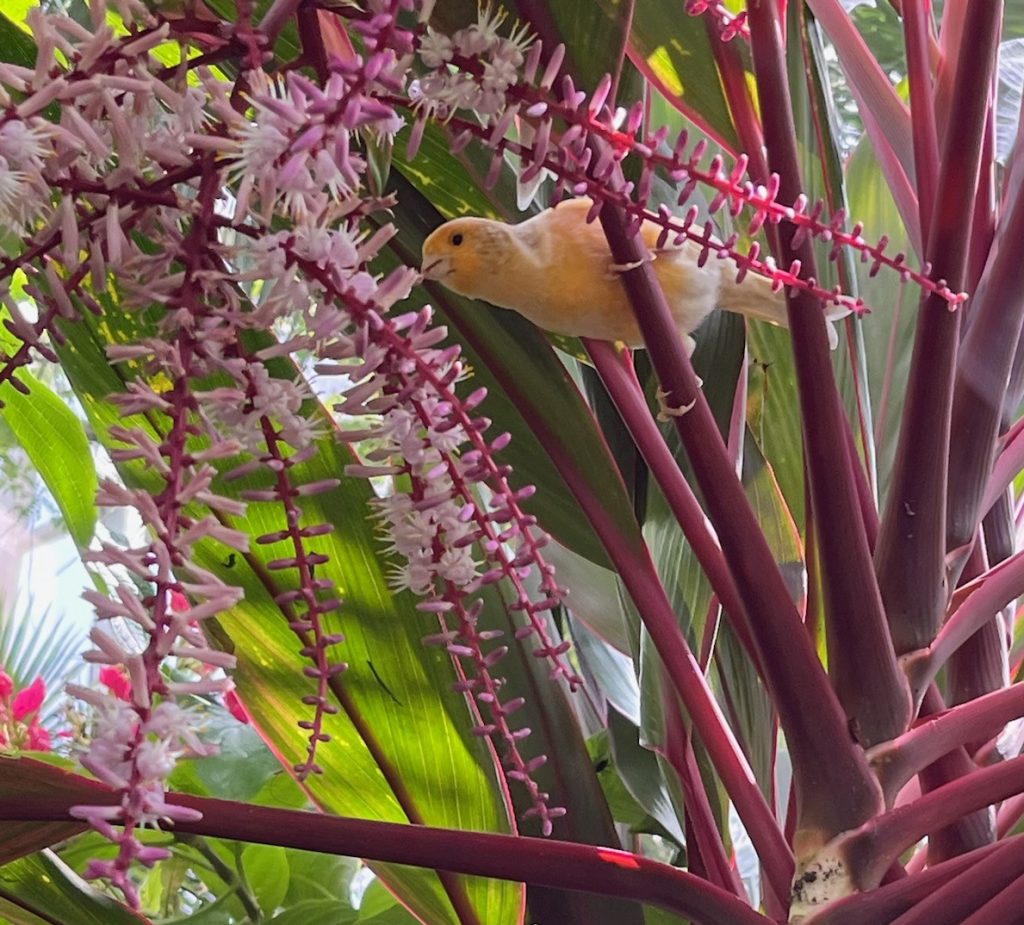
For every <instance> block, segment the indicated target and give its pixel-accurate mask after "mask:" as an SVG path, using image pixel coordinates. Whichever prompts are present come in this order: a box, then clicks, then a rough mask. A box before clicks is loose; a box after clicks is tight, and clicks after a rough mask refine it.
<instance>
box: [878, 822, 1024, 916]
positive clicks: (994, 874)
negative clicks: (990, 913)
mask: <svg viewBox="0 0 1024 925" xmlns="http://www.w3.org/2000/svg"><path fill="white" fill-rule="evenodd" d="M1022 865H1024V840H1021V839H1014V840H1013V841H1010V842H1007V843H1005V844H1002V845H999V846H997V847H996V850H995V851H993V852H992V854H990V855H989V856H988V857H987V858H985V860H984V861H983V862H981V863H979V864H975V865H974V866H973V867H972V868H970V870H966V871H964V872H963V873H962V874H960V876H958V877H955V878H953V879H952V880H950V881H948V882H946V883H943V884H940V885H939V888H938V889H937V890H936V891H935V892H934V893H932V894H931V895H930V896H928V897H926V898H924V899H923V900H922V902H920V903H918V904H917V905H915V906H914V907H913V908H912V909H908V910H907V911H906V912H905V913H904V914H903V915H901V916H900V917H899V918H898V919H896V921H894V922H893V923H892V925H963V923H964V922H968V921H970V919H969V918H968V916H969V915H970V914H971V913H972V912H974V911H975V910H977V909H978V907H979V906H982V905H983V904H984V903H986V902H987V901H988V900H990V899H992V898H993V897H994V896H996V895H997V894H998V893H999V892H1000V891H1001V890H1003V889H1005V888H1006V887H1007V886H1009V885H1010V884H1011V883H1012V882H1013V881H1014V879H1016V878H1017V877H1018V876H1019V875H1020V872H1021V869H1022ZM1012 920H1013V917H1012V916H1007V917H1005V918H1002V919H1000V920H999V921H1000V922H1001V923H1006V922H1011V921H1012Z"/></svg>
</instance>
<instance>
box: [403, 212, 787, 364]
mask: <svg viewBox="0 0 1024 925" xmlns="http://www.w3.org/2000/svg"><path fill="white" fill-rule="evenodd" d="M590 208H591V202H590V200H589V199H570V200H567V201H565V202H561V203H559V204H558V205H556V206H555V207H554V208H551V209H548V210H546V211H544V212H541V213H540V215H536V216H534V217H533V218H530V219H527V220H526V221H525V222H521V223H520V224H518V225H509V224H506V223H505V222H499V221H493V220H491V219H486V218H457V219H454V220H453V221H450V222H446V223H445V224H444V225H442V226H441V227H440V228H438V229H437V230H436V231H434V232H433V233H432V234H431V235H430V237H428V238H427V240H426V241H425V242H424V244H423V265H422V272H423V275H424V277H425V278H426V279H433V280H437V281H438V282H440V283H441V284H442V285H444V286H446V287H447V288H449V289H451V290H452V291H453V292H457V293H459V295H464V296H469V297H470V298H475V299H485V300H486V301H488V302H490V303H491V304H493V305H497V306H498V307H500V308H511V309H514V310H515V311H517V312H519V313H520V314H522V315H525V316H526V317H527V318H529V319H530V321H532V322H533V323H534V324H536V325H538V326H539V327H541V328H544V330H546V331H551V332H553V333H555V334H568V335H570V336H573V337H590V338H594V339H597V340H609V341H623V342H624V343H626V344H628V345H629V346H634V347H639V346H643V338H642V337H641V334H640V328H639V326H638V325H637V322H636V318H635V317H634V315H633V311H632V309H631V308H630V304H629V300H628V298H627V297H626V290H625V288H624V287H623V285H622V281H621V280H620V278H619V276H620V272H619V271H620V270H621V268H620V267H617V266H616V265H615V264H614V262H613V260H612V256H611V253H610V251H609V249H608V242H607V241H606V240H605V236H604V232H603V231H602V230H601V224H600V222H596V221H595V222H590V223H589V224H588V223H587V221H586V217H587V213H588V211H589V210H590ZM661 232H662V228H661V226H660V225H657V224H656V223H655V222H651V221H647V222H644V224H643V225H642V226H641V233H642V234H643V238H644V243H645V244H646V245H647V247H648V249H649V250H650V251H651V253H652V255H653V256H654V257H655V260H654V270H655V272H656V273H657V275H658V279H659V281H660V282H661V286H662V288H663V289H664V291H665V296H666V298H667V300H668V304H669V307H670V308H671V310H672V316H673V317H674V318H675V320H676V322H677V323H678V324H679V330H680V333H681V334H682V335H683V336H684V339H685V340H686V342H687V344H688V348H689V349H690V350H692V349H693V340H692V338H690V337H689V334H690V332H691V331H693V330H695V329H696V328H697V327H698V326H699V325H700V323H701V322H702V321H703V320H704V318H705V317H707V315H708V314H709V313H710V312H711V311H712V310H714V309H715V308H716V307H717V308H723V309H725V310H726V311H731V312H739V313H740V314H743V315H748V316H750V317H752V318H759V319H761V320H762V321H769V322H771V323H773V324H780V325H785V324H786V302H785V298H784V296H783V294H782V292H781V291H780V292H773V291H772V286H771V282H770V281H769V280H768V279H765V278H764V277H761V276H756V275H754V274H753V273H748V274H747V276H746V277H745V278H744V279H743V281H742V282H740V283H737V282H736V267H735V265H734V264H732V263H731V262H729V261H726V260H717V259H714V258H712V259H710V260H708V261H707V263H705V264H704V266H703V267H701V266H699V265H698V262H697V261H698V257H699V256H700V252H701V247H700V245H699V244H695V243H693V242H691V241H685V242H683V243H682V244H680V245H678V246H673V245H672V244H671V243H669V244H668V245H666V246H664V247H658V246H657V242H658V235H659V234H661Z"/></svg>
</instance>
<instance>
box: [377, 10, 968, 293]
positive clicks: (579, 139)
mask: <svg viewBox="0 0 1024 925" xmlns="http://www.w3.org/2000/svg"><path fill="white" fill-rule="evenodd" d="M712 6H715V5H714V4H709V5H706V8H707V9H710V8H711V7H712ZM704 8H705V7H702V10H701V11H703V9H704ZM457 35H458V34H457ZM442 45H443V46H444V47H445V48H446V53H445V54H444V55H442V54H439V52H438V47H441V46H442ZM496 47H497V48H498V51H499V52H501V51H503V50H504V48H505V46H503V45H500V44H498V45H497V46H496ZM473 49H474V46H472V45H470V44H469V43H466V42H457V41H456V40H455V38H453V39H452V40H450V42H448V43H446V42H444V41H442V38H439V37H437V36H432V35H431V33H430V32H429V31H428V33H427V35H426V36H425V37H424V38H423V39H422V40H421V43H420V46H419V58H420V61H421V63H422V64H423V65H425V66H426V67H428V68H432V70H431V71H430V73H428V75H427V76H425V77H422V78H420V79H419V80H418V81H416V82H415V83H414V84H413V86H412V87H411V88H410V92H409V95H408V98H407V99H405V100H403V99H401V98H395V103H396V104H402V105H406V106H408V107H409V108H411V109H412V110H413V111H415V112H417V113H418V114H419V115H418V119H419V122H418V124H417V130H416V131H415V132H414V135H413V139H412V140H411V142H410V145H411V147H412V148H415V146H416V145H417V144H418V141H417V139H418V137H419V135H421V134H422V125H420V124H419V123H421V122H422V121H423V120H425V119H426V118H435V119H442V120H444V121H445V122H447V123H448V124H449V125H450V126H451V128H452V130H453V131H454V133H455V139H454V142H453V149H454V150H459V149H461V148H462V147H464V146H465V145H466V144H467V143H468V142H469V141H470V140H471V139H474V138H475V139H476V140H477V141H479V142H481V143H482V144H484V145H486V146H488V147H490V148H492V149H493V150H494V151H495V154H494V156H493V158H492V162H491V169H490V171H489V173H488V176H487V182H488V183H489V184H492V185H493V183H494V182H496V181H497V178H498V176H499V174H500V171H501V170H502V169H503V166H504V164H505V154H506V153H512V154H515V155H516V156H517V157H518V158H519V159H520V161H521V163H522V164H523V171H522V174H521V177H520V180H521V183H522V184H524V185H528V184H529V183H531V182H532V181H534V180H535V179H536V178H537V177H538V176H539V175H540V174H541V173H542V172H548V173H550V174H551V175H553V176H554V177H556V178H557V184H556V190H555V195H556V198H557V197H559V196H562V195H566V194H571V195H575V196H582V195H588V196H590V197H592V198H593V199H594V200H595V210H594V211H593V212H592V213H591V219H593V218H596V216H597V209H598V208H599V207H600V204H601V203H603V202H610V203H613V204H615V205H618V206H621V207H622V208H624V209H625V210H626V211H627V212H628V213H629V214H630V216H631V217H632V224H631V229H632V230H633V231H634V232H635V231H637V230H638V229H639V228H640V225H641V223H642V222H644V221H649V222H654V223H655V224H658V225H660V226H661V227H662V228H663V229H664V232H663V235H662V239H661V242H660V243H661V245H664V244H666V243H668V242H669V241H671V243H672V244H674V245H678V244H680V243H682V242H683V241H684V240H692V241H694V242H695V243H697V244H699V245H701V247H702V248H703V258H702V259H707V258H708V257H709V256H714V257H716V258H719V259H725V260H731V261H733V262H734V263H735V264H736V266H737V275H738V277H739V278H742V276H743V275H745V274H746V273H747V272H754V273H757V274H759V275H762V276H765V277H767V278H768V279H771V280H772V282H773V283H774V284H775V285H776V287H777V288H782V287H783V286H785V287H788V288H795V289H802V290H805V291H807V292H809V293H811V294H812V295H814V296H815V297H816V298H818V299H820V300H822V302H824V303H825V304H830V303H831V304H835V305H838V306H841V307H843V308H846V309H848V310H850V311H853V312H855V313H861V312H863V311H865V310H866V308H865V306H864V304H863V303H862V302H861V301H860V300H859V299H855V298H853V297H851V296H849V295H847V294H845V293H843V292H842V290H841V289H839V288H836V289H831V290H830V289H825V288H823V287H821V286H820V285H819V284H818V282H817V280H815V279H813V278H809V277H802V276H801V275H800V265H799V264H798V263H794V264H793V265H791V266H790V267H787V268H781V267H778V266H776V265H775V263H774V261H773V260H772V259H771V258H770V257H761V256H760V250H759V246H757V245H754V246H753V247H751V248H748V249H747V250H746V251H743V250H740V249H739V248H738V247H737V244H738V239H739V235H738V234H733V235H731V236H730V237H728V238H727V239H725V240H721V239H719V238H717V237H716V236H715V234H714V231H713V228H712V226H711V224H710V222H705V223H703V224H697V223H696V222H695V210H694V209H693V208H692V207H691V209H690V211H689V212H688V213H687V214H686V216H685V217H684V218H678V217H676V216H674V215H673V214H672V213H671V212H670V211H669V210H668V209H667V208H665V207H664V206H661V207H659V208H657V209H655V208H653V207H652V206H651V204H650V196H651V191H652V187H653V180H654V175H655V171H661V173H662V174H663V175H665V176H667V178H668V179H669V180H670V181H671V182H672V183H674V184H676V185H680V186H681V190H680V192H679V194H678V197H677V203H678V204H679V205H680V206H685V205H687V204H688V202H689V201H690V199H691V197H692V195H693V193H694V191H695V190H696V189H697V187H698V186H703V187H706V188H708V189H709V190H710V191H711V193H712V196H711V198H710V203H709V211H710V212H711V214H714V213H715V212H717V211H719V210H720V209H723V208H726V207H727V208H728V211H729V212H730V214H731V215H732V216H734V217H735V216H738V215H739V214H740V213H741V212H742V211H743V210H744V209H747V210H749V211H751V212H752V215H751V217H750V218H749V220H748V226H747V232H748V234H751V235H752V234H755V233H756V232H757V231H758V230H760V229H761V227H762V226H763V225H764V224H765V223H766V222H767V223H771V224H779V223H782V222H787V223H789V224H792V225H794V226H795V227H796V229H797V240H798V241H799V240H800V238H802V237H803V236H805V235H810V236H812V237H813V238H815V239H817V240H820V241H824V242H828V243H831V245H832V247H831V250H830V252H829V258H830V259H831V260H836V259H838V257H839V255H840V254H841V252H842V250H843V249H844V248H852V249H853V250H855V251H857V252H858V253H859V254H860V259H861V261H862V262H865V263H867V262H870V264H871V266H870V271H869V272H870V274H871V275H874V274H876V273H877V272H878V271H879V270H880V269H881V268H882V267H887V268H888V269H891V270H893V271H895V272H896V273H898V274H899V276H900V279H901V280H902V281H903V282H908V281H913V282H914V283H916V284H917V285H918V286H920V287H921V288H922V289H923V290H924V291H925V292H928V293H931V294H935V295H937V296H939V297H940V298H942V299H943V300H945V301H946V302H948V303H949V304H950V306H951V307H954V306H956V305H958V304H960V303H961V302H963V301H964V300H965V299H966V298H967V295H966V293H962V292H960V293H957V292H953V291H952V290H951V289H950V288H949V287H948V285H947V284H946V282H945V281H944V280H933V279H931V278H930V276H929V273H930V268H929V267H927V266H925V267H922V268H921V269H917V270H915V269H913V268H912V267H910V266H909V265H908V264H907V258H906V255H905V254H903V253H898V254H888V253H886V248H887V245H888V239H887V238H884V237H883V238H882V239H881V240H879V241H878V242H877V243H875V244H871V243H869V242H868V241H866V240H865V239H864V238H863V236H862V231H863V226H862V225H861V224H860V223H855V224H854V225H853V226H852V227H847V222H846V216H845V213H844V212H842V211H839V212H837V213H835V214H834V215H832V216H831V217H824V216H823V211H824V203H823V202H820V201H819V202H816V203H814V204H813V205H811V204H810V203H809V202H808V201H807V200H806V198H804V197H801V198H800V199H798V200H797V201H796V202H794V203H791V204H785V203H781V202H779V201H778V200H777V196H778V190H779V184H778V178H777V177H774V176H773V177H772V178H771V179H770V180H769V183H768V184H767V185H766V186H765V185H760V184H756V183H754V182H753V181H752V180H750V179H749V178H748V177H747V173H746V168H747V158H746V156H744V155H741V156H740V157H739V158H737V160H736V162H735V163H734V164H733V165H732V166H731V167H727V165H726V163H725V159H724V158H723V157H722V156H721V155H716V156H714V157H713V158H711V160H710V161H709V162H707V163H706V164H705V155H706V148H707V145H706V142H704V141H703V140H702V139H698V140H697V141H696V142H695V143H694V144H693V145H691V144H690V139H689V135H688V133H687V132H686V131H685V130H684V131H682V132H681V133H680V134H679V135H678V136H677V137H676V138H675V139H674V143H673V144H672V145H671V149H669V147H668V142H669V138H668V130H667V129H665V128H661V129H657V130H655V131H645V130H644V128H643V126H644V121H645V112H644V109H643V106H642V104H640V103H638V104H636V105H635V106H633V107H632V108H630V109H628V110H625V109H621V108H620V109H617V110H615V111H614V112H613V111H611V109H610V108H609V107H608V106H607V105H606V100H607V97H608V93H609V91H610V88H611V81H610V79H609V78H608V77H605V79H603V80H602V81H600V82H599V84H598V86H597V87H596V89H595V90H594V92H593V94H591V95H590V96H589V97H588V95H587V94H585V93H584V92H583V91H581V90H578V89H577V88H576V86H575V84H574V83H573V81H572V79H571V78H570V77H569V76H567V75H564V76H562V78H561V80H559V79H558V74H559V69H560V65H561V61H562V54H561V53H559V50H558V49H556V52H555V53H554V54H552V56H551V59H550V63H549V64H548V66H547V68H546V69H545V70H544V72H543V73H541V74H540V76H539V77H538V76H537V75H538V72H539V70H540V69H539V61H540V44H539V43H534V44H533V45H529V44H528V43H526V42H523V41H521V42H519V44H518V45H517V46H516V52H517V54H518V56H519V58H520V59H521V60H522V61H523V73H522V75H516V74H509V75H508V77H507V79H504V80H503V81H502V82H501V83H500V84H499V85H495V84H494V81H493V80H490V81H489V80H488V76H487V75H488V74H489V73H490V71H489V67H490V57H491V56H492V55H493V54H495V53H497V52H489V53H488V54H482V53H480V52H476V51H474V50H473ZM505 53H506V54H510V53H508V52H505ZM511 60H515V59H514V58H512V59H511ZM496 86H498V87H500V91H501V94H502V95H503V97H504V104H503V105H502V104H501V101H500V100H499V99H497V98H496V97H495V92H496V90H495V87H496ZM488 88H490V90H489V91H488ZM488 92H489V93H490V95H486V94H487V93H488ZM481 101H484V103H483V108H482V109H479V108H477V106H479V105H481ZM467 109H472V116H469V115H466V116H460V115H457V113H458V112H460V111H461V112H465V111H466V110H467ZM481 116H482V117H483V118H482V119H481ZM514 124H518V136H519V140H513V139H511V138H509V137H508V133H509V131H510V130H511V129H512V127H513V125H514ZM563 125H564V126H566V127H565V128H560V127H559V126H563ZM630 155H632V156H634V157H636V158H639V159H640V161H641V175H640V178H639V180H638V181H637V182H636V183H635V184H634V183H633V182H631V181H630V182H627V181H626V180H625V179H624V176H623V173H622V170H621V165H622V162H623V161H624V160H625V158H626V157H627V156H630Z"/></svg>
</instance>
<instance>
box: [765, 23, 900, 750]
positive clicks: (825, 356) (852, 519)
mask: <svg viewBox="0 0 1024 925" xmlns="http://www.w3.org/2000/svg"><path fill="white" fill-rule="evenodd" d="M748 13H749V19H750V33H751V47H752V50H753V53H754V72H755V75H756V77H757V84H758V90H759V100H760V104H761V112H762V120H763V123H764V132H765V143H766V145H767V148H768V162H769V165H770V167H771V168H772V170H773V171H774V172H775V173H777V174H778V175H779V178H780V186H779V192H780V195H781V196H782V197H783V198H790V197H796V196H798V195H799V190H800V188H801V185H802V184H801V179H800V162H799V158H798V155H797V151H796V143H795V139H796V127H795V125H794V121H793V108H792V103H791V100H790V97H789V89H788V87H789V85H788V82H787V78H786V69H785V60H784V51H783V47H782V34H781V28H780V23H779V19H778V15H777V12H776V10H775V8H774V5H772V4H769V3H751V4H750V5H749V6H748ZM779 230H780V237H781V240H782V251H781V252H780V253H779V254H778V257H779V262H780V263H781V264H782V265H789V264H790V263H791V262H792V261H793V260H799V261H800V265H801V268H802V269H803V270H805V271H806V272H807V273H809V274H810V275H812V276H816V271H815V269H814V251H813V248H812V246H811V241H810V240H809V239H808V238H807V237H806V236H801V237H800V238H797V236H796V234H795V229H793V228H792V227H789V226H780V229H779ZM787 304H788V309H789V327H790V330H791V332H792V337H793V353H794V358H795V361H796V373H797V383H798V385H799V394H800V408H801V412H802V422H803V437H804V457H805V460H806V467H807V475H808V481H809V484H810V492H811V507H812V511H813V516H814V518H815V521H816V523H817V524H818V525H819V530H818V531H817V537H818V547H819V554H820V557H821V570H822V588H823V591H824V598H825V612H826V615H827V619H828V622H827V629H828V634H829V635H828V638H829V672H830V674H831V675H832V679H833V683H834V685H835V687H836V692H837V694H838V696H839V699H840V701H841V703H842V704H843V707H844V709H845V710H846V713H847V715H848V716H849V718H850V723H851V726H852V727H853V731H854V734H855V735H856V736H857V738H858V739H859V740H860V741H861V742H862V743H864V744H867V745H873V744H875V743H877V742H883V741H885V740H886V739H890V738H892V737H893V736H894V735H899V734H900V733H901V732H903V730H904V729H906V727H907V724H908V723H909V721H910V698H909V694H908V693H907V689H906V683H905V680H904V678H903V676H902V674H901V673H900V670H899V667H898V666H897V664H896V658H895V655H894V653H893V651H892V646H891V644H890V640H889V637H888V633H887V630H886V622H885V614H884V612H883V609H882V598H881V595H880V593H879V589H878V584H877V581H876V578H875V572H874V566H873V564H872V560H871V549H870V548H869V545H868V538H867V532H866V530H865V528H864V523H865V522H864V517H863V515H862V513H861V506H860V501H859V496H858V491H857V484H856V483H857V479H858V477H859V478H861V479H863V478H864V473H863V470H862V469H861V468H860V465H859V463H857V462H856V457H853V458H851V454H850V453H849V452H848V448H849V447H851V445H853V441H852V440H848V439H847V431H848V430H849V429H850V424H849V421H848V420H847V419H846V416H845V414H844V412H843V408H842V403H841V401H840V398H839V391H838V389H837V387H836V382H835V375H834V373H833V370H832V361H831V355H830V350H829V345H828V335H827V331H826V323H825V318H824V316H823V315H822V313H821V311H820V307H819V306H818V304H817V301H816V300H815V299H813V298H809V297H808V296H807V295H806V294H805V293H802V292H800V293H798V292H794V291H791V292H790V293H788V296H787Z"/></svg>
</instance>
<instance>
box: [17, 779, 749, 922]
mask: <svg viewBox="0 0 1024 925" xmlns="http://www.w3.org/2000/svg"><path fill="white" fill-rule="evenodd" d="M47 770H52V769H47ZM67 777H69V778H71V781H72V782H73V787H74V789H71V790H69V789H63V788H62V789H61V790H56V791H54V792H53V793H50V794H47V795H46V796H45V797H38V798H35V799H32V798H30V797H26V796H25V795H24V794H18V795H17V796H9V795H6V794H0V819H2V820H5V821H30V822H53V821H59V822H68V821H71V819H70V816H69V815H68V808H69V807H70V806H73V805H74V804H75V803H76V802H81V800H82V796H83V793H85V794H87V799H88V801H89V803H90V805H105V804H107V803H110V804H114V803H116V802H117V801H118V798H119V797H118V794H117V793H115V792H113V791H110V790H107V788H105V787H102V786H100V785H96V784H95V783H94V782H93V781H89V780H86V779H84V778H77V777H75V776H73V775H67ZM83 785H84V786H83ZM167 799H168V802H170V803H173V804H177V805H180V806H187V807H190V808H192V809H196V810H199V811H200V812H201V813H202V814H203V818H202V819H201V820H199V821H196V822H190V823H188V824H185V823H182V824H179V825H177V826H176V827H175V830H176V831H180V832H187V833H192V834H196V835H207V836H211V837H215V838H229V839H234V840H237V841H246V842H254V843H257V844H264V845H280V846H282V847H286V848H297V849H300V850H305V851H319V852H322V853H327V854H338V855H343V856H349V857H362V858H365V859H367V860H371V861H383V862H388V863H393V864H410V865H413V866H416V867H426V868H433V869H435V870H447V871H451V872H454V873H461V874H469V875H473V876H480V877H495V878H497V879H501V880H512V881H520V882H526V883H534V884H539V885H543V886H550V887H554V888H556V889H564V890H581V891H584V892H590V893H599V894H603V895H608V896H620V897H623V898H627V899H635V900H638V901H640V902H647V903H651V904H652V905H655V906H659V907H661V908H663V909H666V910H668V911H670V912H674V913H676V914H677V915H681V916H683V917H686V918H690V919H693V920H695V921H697V922H703V923H706V925H766V922H767V921H768V920H767V919H765V918H764V917H763V916H761V915H760V914H758V913H757V912H755V911H754V910H753V909H751V908H750V906H748V905H747V904H746V903H743V902H740V901H739V900H738V899H737V898H736V897H735V896H733V895H731V894H730V893H727V892H725V891H724V890H720V889H718V888H717V887H715V886H712V885H711V884H709V883H707V882H706V881H703V880H701V879H699V878H698V877H694V876H692V875H691V874H688V873H686V872H684V871H681V870H678V869H676V868H674V867H670V866H668V865H667V864H661V863H658V862H657V861H651V860H649V859H648V858H645V857H643V856H642V855H635V854H630V853H628V852H626V851H619V850H615V849H611V848H600V847H594V846H590V845H579V844H575V843H573V842H562V841H556V840H553V839H540V838H527V837H523V836H512V835H495V834H491V833H483V832H463V831H458V830H455V829H440V828H432V827H428V826H410V825H401V824H398V823H393V822H376V821H370V820H365V819H350V818H346V817H343V816H327V815H320V814H317V813H311V812H301V811H298V810H287V809H276V808H271V807H267V806H256V805H253V804H249V803H236V802H232V801H229V800H214V799H210V798H208V797H195V796H189V795H185V794H177V793H171V794H168V796H167Z"/></svg>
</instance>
